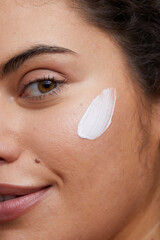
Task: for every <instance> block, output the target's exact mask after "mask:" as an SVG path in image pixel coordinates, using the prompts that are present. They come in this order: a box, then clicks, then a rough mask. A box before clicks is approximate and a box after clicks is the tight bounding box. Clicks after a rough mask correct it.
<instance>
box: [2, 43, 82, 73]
mask: <svg viewBox="0 0 160 240" xmlns="http://www.w3.org/2000/svg"><path fill="white" fill-rule="evenodd" d="M51 53H54V54H57V53H62V54H73V55H78V54H77V53H76V52H74V51H72V50H70V49H68V48H63V47H58V46H49V45H36V46H33V47H30V48H29V49H27V50H25V51H23V52H21V53H20V54H18V55H16V56H14V57H12V58H11V59H9V60H8V61H7V62H6V63H5V64H2V65H0V75H1V77H4V76H6V75H7V74H9V73H11V72H14V71H16V70H18V68H20V67H21V66H22V65H23V63H24V62H25V61H27V60H28V59H30V58H32V57H34V56H38V55H43V54H51Z"/></svg>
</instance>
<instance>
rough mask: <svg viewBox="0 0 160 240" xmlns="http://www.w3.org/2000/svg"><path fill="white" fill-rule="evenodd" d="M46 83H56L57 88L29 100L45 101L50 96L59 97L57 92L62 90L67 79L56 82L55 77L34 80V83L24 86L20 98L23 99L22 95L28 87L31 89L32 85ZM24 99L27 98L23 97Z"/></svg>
mask: <svg viewBox="0 0 160 240" xmlns="http://www.w3.org/2000/svg"><path fill="white" fill-rule="evenodd" d="M45 81H51V82H52V83H55V84H56V87H55V88H53V90H50V91H49V92H48V93H41V94H40V95H38V96H32V97H28V98H30V99H40V100H43V99H44V98H46V97H47V96H48V95H53V94H56V95H57V91H58V90H60V87H61V86H63V84H64V83H65V82H66V79H64V80H56V79H55V78H54V77H50V76H48V77H43V78H39V79H36V80H34V81H32V82H29V83H28V84H24V85H23V87H22V90H21V93H20V94H19V97H22V95H23V94H24V92H25V90H26V89H27V87H29V86H31V85H33V84H35V83H40V82H45ZM37 88H38V87H37ZM22 98H25V97H22Z"/></svg>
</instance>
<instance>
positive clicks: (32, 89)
mask: <svg viewBox="0 0 160 240" xmlns="http://www.w3.org/2000/svg"><path fill="white" fill-rule="evenodd" d="M39 71H40V70H39ZM48 71H49V70H48ZM27 77H28V76H27ZM35 77H36V76H35ZM56 78H57V80H56V79H55V77H54V76H53V74H52V75H51V76H49V75H48V76H44V75H43V77H40V76H39V78H37V77H36V78H35V80H33V78H32V80H31V81H30V80H27V83H24V84H23V83H22V84H21V90H20V93H19V97H21V98H30V99H33V98H34V99H40V100H41V99H42V98H43V99H44V98H45V97H47V95H53V94H56V95H58V91H60V88H61V86H62V85H63V84H64V83H65V81H66V79H65V78H64V77H63V78H62V76H61V77H56ZM58 78H59V80H58Z"/></svg>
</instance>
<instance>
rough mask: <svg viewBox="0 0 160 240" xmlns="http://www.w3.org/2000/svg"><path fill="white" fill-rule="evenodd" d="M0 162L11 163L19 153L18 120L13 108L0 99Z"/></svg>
mask: <svg viewBox="0 0 160 240" xmlns="http://www.w3.org/2000/svg"><path fill="white" fill-rule="evenodd" d="M0 105H1V106H0V107H1V112H0V163H11V162H13V161H15V160H16V159H18V157H19V155H20V141H19V138H18V131H19V129H18V128H19V127H18V126H19V121H17V120H18V119H17V118H16V117H15V115H16V114H15V111H14V109H13V108H10V109H9V108H8V106H6V105H7V104H5V102H4V101H3V100H2V99H1V101H0Z"/></svg>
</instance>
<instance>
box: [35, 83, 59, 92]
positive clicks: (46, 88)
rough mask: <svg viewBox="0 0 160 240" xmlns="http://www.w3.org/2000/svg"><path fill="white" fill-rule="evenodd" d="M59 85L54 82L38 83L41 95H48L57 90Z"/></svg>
mask: <svg viewBox="0 0 160 240" xmlns="http://www.w3.org/2000/svg"><path fill="white" fill-rule="evenodd" d="M56 86H57V83H56V82H53V81H49V80H47V81H41V82H39V83H38V89H39V91H40V92H41V93H47V92H50V91H51V90H53V89H54V88H56Z"/></svg>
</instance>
